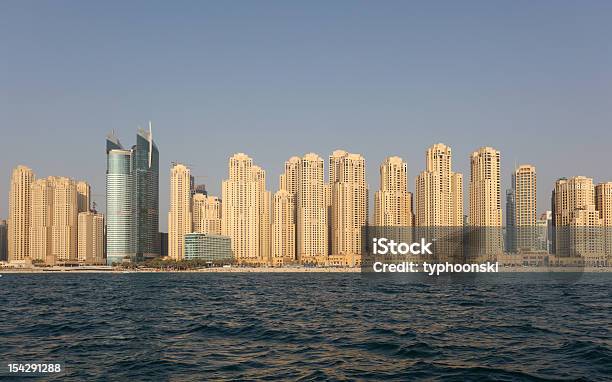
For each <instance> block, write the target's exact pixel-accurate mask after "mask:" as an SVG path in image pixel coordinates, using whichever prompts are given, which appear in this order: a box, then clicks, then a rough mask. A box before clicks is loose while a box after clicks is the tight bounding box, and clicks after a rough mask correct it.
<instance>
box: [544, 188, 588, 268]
mask: <svg viewBox="0 0 612 382" xmlns="http://www.w3.org/2000/svg"><path fill="white" fill-rule="evenodd" d="M590 206H593V207H594V206H595V187H594V185H593V179H592V178H587V177H585V176H575V177H573V178H569V179H566V178H562V179H559V180H557V181H556V183H555V190H554V193H553V213H554V216H553V221H554V227H555V254H556V255H557V256H559V257H568V256H573V254H575V253H576V251H575V250H574V249H572V246H573V245H574V244H573V243H572V237H571V236H572V234H573V231H574V227H573V226H574V225H575V224H577V223H580V224H588V223H594V224H597V222H596V221H594V220H593V219H591V217H593V216H586V215H593V214H591V213H589V212H588V211H589V207H590ZM581 210H582V211H587V212H586V215H585V213H579V212H578V211H581Z"/></svg>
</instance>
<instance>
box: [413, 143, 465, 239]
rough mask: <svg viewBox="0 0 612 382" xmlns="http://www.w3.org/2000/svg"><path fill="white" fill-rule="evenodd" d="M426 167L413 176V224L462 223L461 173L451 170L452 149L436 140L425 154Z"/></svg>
mask: <svg viewBox="0 0 612 382" xmlns="http://www.w3.org/2000/svg"><path fill="white" fill-rule="evenodd" d="M425 159H426V167H425V171H423V172H421V173H420V174H419V175H418V176H417V178H416V187H415V194H416V195H415V199H416V211H415V225H417V226H419V227H461V226H463V175H462V174H460V173H456V172H453V171H452V151H451V148H450V147H448V146H446V145H445V144H443V143H437V144H435V145H433V146H431V147H430V148H428V149H427V151H426V153H425Z"/></svg>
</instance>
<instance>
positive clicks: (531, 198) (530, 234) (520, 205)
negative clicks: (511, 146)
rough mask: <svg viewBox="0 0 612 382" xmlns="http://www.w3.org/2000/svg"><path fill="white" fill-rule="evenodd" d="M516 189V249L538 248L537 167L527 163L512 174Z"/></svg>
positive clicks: (514, 188) (528, 249)
mask: <svg viewBox="0 0 612 382" xmlns="http://www.w3.org/2000/svg"><path fill="white" fill-rule="evenodd" d="M512 181H513V191H514V200H515V202H514V220H515V221H514V226H515V229H516V236H515V237H516V246H515V247H516V249H517V250H518V251H530V250H534V249H535V248H536V238H537V229H536V222H537V202H536V195H537V178H536V168H535V167H534V166H532V165H529V164H525V165H521V166H519V167H517V168H516V170H515V171H514V174H513V175H512Z"/></svg>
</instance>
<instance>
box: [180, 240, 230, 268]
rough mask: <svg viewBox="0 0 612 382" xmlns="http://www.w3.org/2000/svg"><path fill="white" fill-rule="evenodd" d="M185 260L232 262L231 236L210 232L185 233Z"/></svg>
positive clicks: (218, 262) (216, 262)
mask: <svg viewBox="0 0 612 382" xmlns="http://www.w3.org/2000/svg"><path fill="white" fill-rule="evenodd" d="M185 260H203V261H207V262H211V263H213V264H228V263H231V262H233V260H234V255H233V253H232V244H231V238H230V237H228V236H221V235H212V234H208V233H198V232H191V233H188V234H186V235H185Z"/></svg>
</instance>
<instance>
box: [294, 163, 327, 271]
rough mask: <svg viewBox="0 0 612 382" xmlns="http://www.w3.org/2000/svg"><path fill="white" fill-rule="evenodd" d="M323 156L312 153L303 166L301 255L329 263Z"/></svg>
mask: <svg viewBox="0 0 612 382" xmlns="http://www.w3.org/2000/svg"><path fill="white" fill-rule="evenodd" d="M323 166H324V165H323V159H321V157H319V156H318V155H317V154H314V153H308V154H306V155H304V157H303V158H302V159H301V163H300V166H299V188H298V192H297V198H296V202H297V259H298V260H299V261H300V262H302V263H317V262H318V263H325V262H326V261H327V254H328V247H327V243H328V236H327V235H328V232H327V203H326V198H325V186H324V181H323V178H324V169H323Z"/></svg>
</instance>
